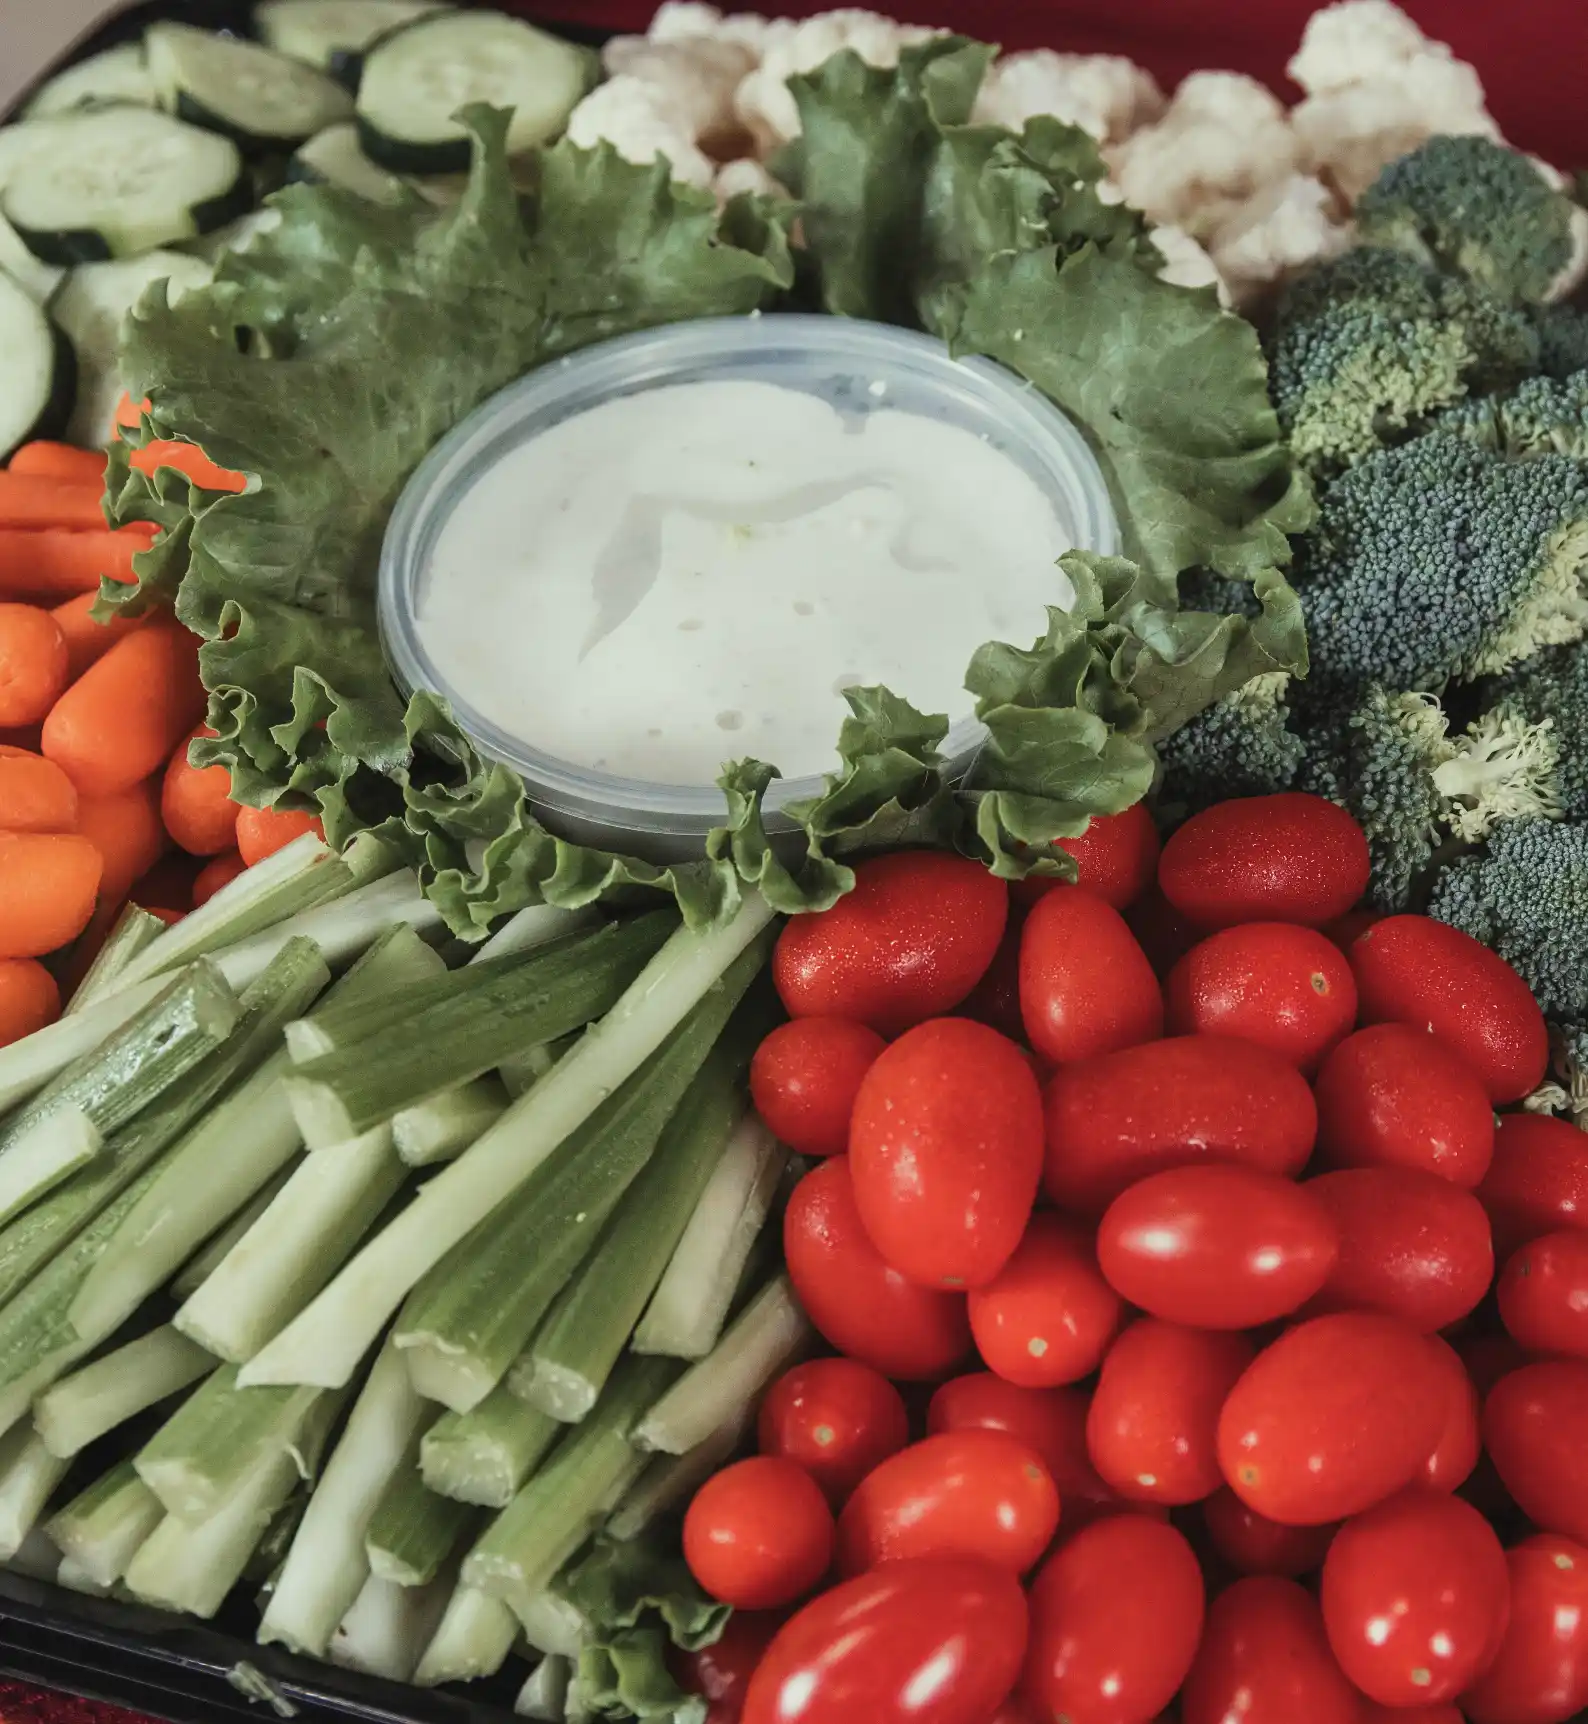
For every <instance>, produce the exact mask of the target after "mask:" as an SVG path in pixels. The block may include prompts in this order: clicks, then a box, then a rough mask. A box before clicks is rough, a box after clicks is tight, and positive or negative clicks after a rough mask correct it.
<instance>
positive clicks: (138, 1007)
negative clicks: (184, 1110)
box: [0, 947, 170, 1113]
mask: <svg viewBox="0 0 1588 1724" xmlns="http://www.w3.org/2000/svg"><path fill="white" fill-rule="evenodd" d="M150 950H151V951H152V950H153V947H151V948H150ZM169 986H170V978H169V977H167V976H151V977H150V978H149V979H148V980H147V981H143V982H139V983H137V984H136V985H133V986H128V987H125V988H122V989H119V990H118V991H117V992H116V993H113V994H111V995H109V996H108V997H106V998H103V999H101V1000H99V1001H97V1002H96V1003H95V1004H94V1005H92V1006H89V1007H87V1008H86V1009H85V1010H83V1011H81V1012H77V1013H75V1014H73V1015H71V1016H68V1017H62V1018H57V1019H56V1021H55V1022H54V1023H53V1024H47V1025H46V1026H45V1027H44V1028H43V1029H42V1030H35V1031H34V1032H33V1034H32V1035H30V1036H24V1037H23V1038H22V1039H21V1041H17V1042H12V1043H11V1044H10V1046H9V1047H4V1048H0V1113H3V1112H5V1111H7V1110H8V1109H10V1108H14V1107H15V1106H16V1105H17V1103H18V1102H21V1101H25V1100H27V1098H28V1097H29V1096H32V1095H36V1094H37V1093H38V1091H40V1090H41V1089H43V1088H44V1086H45V1085H46V1084H48V1083H50V1082H51V1081H52V1080H53V1079H54V1078H56V1077H58V1076H59V1075H60V1073H61V1072H63V1071H65V1070H66V1068H67V1067H68V1066H70V1065H71V1064H73V1062H74V1061H76V1060H80V1059H85V1058H87V1057H88V1056H90V1055H92V1054H93V1053H94V1052H96V1051H97V1050H98V1049H99V1048H100V1047H102V1046H103V1045H104V1043H105V1042H106V1041H107V1040H108V1039H109V1038H110V1037H111V1036H112V1035H113V1034H114V1033H115V1032H116V1031H117V1030H119V1029H120V1028H121V1027H122V1025H123V1024H125V1023H127V1022H128V1021H129V1020H130V1019H132V1018H134V1017H136V1016H137V1015H138V1013H139V1012H141V1011H143V1010H144V1008H145V1007H147V1006H148V1005H149V1004H150V1002H151V1001H154V1000H157V999H159V997H160V995H161V994H162V993H164V992H165V990H166V989H167V988H168V987H169Z"/></svg>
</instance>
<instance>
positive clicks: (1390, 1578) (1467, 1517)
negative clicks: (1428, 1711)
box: [1320, 1486, 1511, 1706]
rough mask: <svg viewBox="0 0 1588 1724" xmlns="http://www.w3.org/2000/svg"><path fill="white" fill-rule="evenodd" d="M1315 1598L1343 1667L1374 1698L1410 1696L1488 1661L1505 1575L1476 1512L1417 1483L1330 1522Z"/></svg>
mask: <svg viewBox="0 0 1588 1724" xmlns="http://www.w3.org/2000/svg"><path fill="white" fill-rule="evenodd" d="M1320 1598H1321V1601H1322V1604H1323V1620H1324V1623H1325V1626H1326V1627H1327V1629H1328V1633H1329V1644H1330V1646H1331V1647H1333V1649H1334V1655H1335V1657H1336V1658H1337V1659H1339V1661H1340V1666H1341V1668H1342V1669H1343V1670H1344V1671H1345V1673H1346V1675H1347V1676H1349V1677H1350V1678H1351V1680H1352V1681H1353V1682H1354V1683H1355V1684H1356V1685H1357V1687H1358V1688H1360V1689H1361V1690H1362V1692H1363V1693H1364V1694H1366V1695H1368V1696H1369V1697H1370V1698H1371V1699H1374V1700H1377V1701H1378V1702H1379V1703H1380V1704H1381V1705H1384V1706H1414V1705H1422V1704H1424V1703H1438V1702H1442V1701H1446V1700H1453V1699H1455V1697H1456V1696H1457V1695H1458V1694H1459V1693H1461V1691H1462V1690H1463V1689H1464V1688H1467V1687H1470V1686H1471V1684H1472V1683H1473V1681H1474V1680H1476V1678H1477V1677H1479V1676H1480V1675H1482V1673H1483V1672H1484V1671H1485V1670H1487V1669H1488V1667H1489V1665H1490V1664H1491V1663H1492V1662H1493V1659H1494V1656H1495V1654H1496V1653H1497V1652H1498V1651H1499V1649H1500V1642H1501V1639H1502V1637H1503V1636H1504V1634H1505V1625H1506V1621H1507V1619H1508V1617H1509V1614H1510V1598H1511V1583H1510V1577H1509V1576H1508V1574H1507V1572H1506V1565H1505V1552H1504V1550H1503V1549H1502V1548H1501V1545H1500V1541H1499V1539H1498V1538H1497V1537H1496V1536H1495V1533H1494V1529H1493V1528H1492V1527H1491V1526H1490V1525H1489V1523H1488V1522H1487V1521H1486V1520H1485V1519H1484V1518H1483V1516H1482V1515H1481V1514H1479V1513H1478V1511H1477V1510H1476V1509H1475V1508H1473V1506H1472V1505H1471V1504H1470V1503H1466V1502H1463V1501H1462V1500H1461V1498H1460V1497H1456V1496H1450V1495H1447V1494H1445V1493H1442V1492H1438V1491H1430V1490H1427V1489H1425V1488H1423V1487H1420V1486H1418V1487H1413V1488H1412V1489H1411V1490H1407V1491H1403V1492H1401V1493H1400V1495H1398V1496H1395V1497H1391V1498H1390V1500H1389V1501H1388V1502H1385V1503H1381V1504H1379V1506H1378V1507H1377V1508H1373V1509H1369V1510H1368V1511H1367V1512H1366V1513H1365V1514H1360V1515H1358V1516H1356V1518H1355V1519H1354V1520H1349V1521H1347V1522H1346V1524H1345V1525H1344V1526H1343V1527H1341V1528H1340V1530H1339V1532H1337V1533H1336V1534H1335V1537H1334V1543H1333V1544H1332V1545H1330V1547H1329V1554H1328V1556H1327V1557H1326V1558H1325V1559H1324V1564H1323V1584H1322V1588H1321V1592H1320Z"/></svg>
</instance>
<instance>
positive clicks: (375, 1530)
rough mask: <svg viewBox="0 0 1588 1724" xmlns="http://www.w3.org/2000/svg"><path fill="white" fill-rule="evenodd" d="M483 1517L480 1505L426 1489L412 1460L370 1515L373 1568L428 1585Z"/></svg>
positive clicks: (389, 1577) (401, 1581) (368, 1551)
mask: <svg viewBox="0 0 1588 1724" xmlns="http://www.w3.org/2000/svg"><path fill="white" fill-rule="evenodd" d="M415 1458H417V1457H415ZM479 1519H480V1513H479V1510H478V1509H475V1508H471V1507H470V1506H469V1505H468V1504H467V1503H460V1502H455V1501H453V1499H452V1498H451V1497H444V1496H438V1495H437V1494H436V1493H435V1492H434V1491H432V1490H428V1489H427V1488H426V1487H425V1484H424V1481H423V1479H421V1478H420V1476H419V1471H418V1468H417V1466H409V1467H407V1468H406V1469H405V1470H403V1471H402V1472H400V1473H398V1474H397V1475H396V1476H395V1477H394V1478H393V1479H392V1480H391V1482H390V1483H389V1484H388V1485H387V1487H386V1490H385V1493H384V1495H383V1496H382V1497H381V1500H380V1503H379V1505H378V1506H377V1508H376V1510H375V1513H374V1516H373V1518H372V1519H371V1521H370V1524H369V1531H368V1533H367V1534H366V1535H365V1540H364V1554H365V1556H366V1558H367V1559H368V1561H369V1569H370V1573H371V1574H373V1575H375V1576H376V1577H377V1578H378V1579H380V1580H385V1581H390V1582H391V1584H392V1585H393V1586H428V1585H429V1584H430V1582H431V1581H432V1580H434V1579H435V1577H436V1576H437V1575H438V1574H439V1573H440V1572H441V1571H442V1569H443V1568H444V1567H445V1566H446V1564H447V1562H448V1561H449V1560H450V1559H451V1557H452V1556H453V1554H454V1553H455V1552H456V1550H457V1548H458V1546H459V1545H460V1544H461V1543H462V1542H463V1540H464V1539H466V1538H467V1537H469V1535H470V1534H471V1533H472V1532H473V1531H474V1529H475V1527H476V1526H477V1525H478V1524H479Z"/></svg>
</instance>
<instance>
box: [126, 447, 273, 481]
mask: <svg viewBox="0 0 1588 1724" xmlns="http://www.w3.org/2000/svg"><path fill="white" fill-rule="evenodd" d="M131 459H132V465H133V466H134V467H136V468H137V470H138V471H139V472H140V473H153V472H155V471H156V470H157V469H159V468H161V467H175V468H176V470H177V472H179V473H181V474H182V475H183V476H184V477H185V478H188V479H191V480H192V481H193V483H194V484H195V485H198V486H199V487H201V488H202V489H203V490H206V491H241V490H242V489H243V488H244V487H245V486H246V485H247V483H248V481H247V480H246V479H245V478H244V477H243V475H242V474H241V473H233V472H230V471H229V470H228V469H227V468H225V467H217V466H216V465H215V463H214V462H213V461H212V460H211V459H210V458H209V456H208V455H206V454H205V453H204V451H203V450H202V449H201V448H199V446H198V444H197V443H178V442H176V441H175V440H168V441H162V442H155V443H145V444H144V446H143V447H142V448H141V449H134V450H133V452H132V457H131Z"/></svg>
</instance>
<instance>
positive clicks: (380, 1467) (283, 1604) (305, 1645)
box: [259, 1345, 429, 1658]
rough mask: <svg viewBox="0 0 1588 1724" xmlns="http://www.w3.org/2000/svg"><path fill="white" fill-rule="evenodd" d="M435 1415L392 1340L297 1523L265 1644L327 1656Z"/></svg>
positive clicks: (263, 1632)
mask: <svg viewBox="0 0 1588 1724" xmlns="http://www.w3.org/2000/svg"><path fill="white" fill-rule="evenodd" d="M428 1416H429V1413H428V1409H427V1408H426V1406H425V1403H424V1402H423V1401H422V1400H420V1398H419V1396H418V1395H416V1394H415V1393H414V1390H413V1387H412V1385H411V1384H410V1383H409V1381H408V1372H407V1370H406V1368H405V1367H404V1365H403V1362H402V1359H401V1357H400V1356H399V1355H398V1353H397V1352H396V1350H395V1349H394V1348H392V1347H391V1346H390V1345H388V1346H387V1347H385V1348H384V1349H383V1350H382V1351H381V1353H380V1355H379V1356H378V1357H377V1359H376V1360H375V1365H374V1369H373V1370H372V1371H371V1372H370V1374H369V1377H368V1379H367V1381H366V1382H365V1384H364V1387H363V1390H362V1391H361V1393H360V1394H359V1397H358V1399H357V1401H355V1402H354V1404H353V1411H352V1412H351V1414H349V1416H348V1421H347V1425H346V1427H345V1428H344V1430H343V1432H342V1435H341V1438H340V1440H339V1441H338V1442H337V1445H336V1448H335V1450H334V1452H333V1453H332V1455H331V1458H330V1460H329V1461H328V1462H327V1463H326V1467H325V1471H324V1472H323V1473H322V1474H321V1475H320V1480H319V1483H318V1484H316V1486H315V1488H314V1494H313V1495H312V1496H311V1497H310V1498H309V1506H308V1508H307V1509H305V1510H304V1514H303V1519H302V1521H301V1522H300V1523H299V1525H298V1532H297V1536H296V1537H295V1538H294V1539H293V1541H292V1549H291V1550H290V1551H289V1552H288V1554H287V1561H286V1566H285V1567H284V1568H283V1569H282V1571H281V1575H280V1577H279V1578H278V1579H277V1581H276V1587H275V1591H274V1592H273V1593H272V1595H271V1599H270V1607H269V1609H268V1610H266V1612H265V1616H264V1621H263V1622H261V1623H260V1625H259V1641H260V1644H261V1645H265V1644H268V1643H270V1642H272V1641H278V1642H280V1643H281V1644H282V1645H284V1646H286V1647H288V1648H289V1649H290V1650H291V1651H293V1652H299V1653H307V1654H309V1655H311V1656H313V1657H315V1658H321V1657H324V1655H325V1652H326V1649H327V1648H328V1647H329V1646H330V1644H331V1637H332V1636H333V1635H334V1634H335V1633H336V1629H337V1625H338V1624H339V1623H340V1622H341V1620H342V1618H343V1617H345V1616H346V1615H347V1613H348V1611H349V1610H351V1609H352V1608H353V1604H354V1602H355V1600H356V1599H357V1598H358V1595H359V1592H360V1590H361V1589H362V1587H363V1585H364V1582H365V1581H366V1580H368V1579H369V1574H370V1565H369V1559H368V1558H367V1557H366V1556H365V1554H364V1538H365V1534H366V1533H367V1531H368V1529H369V1524H370V1519H371V1517H372V1516H373V1514H374V1512H375V1507H376V1504H377V1503H378V1502H379V1501H380V1499H381V1496H382V1494H383V1493H384V1491H385V1489H386V1487H387V1485H388V1484H389V1483H390V1481H391V1480H392V1479H393V1478H394V1477H395V1476H396V1475H397V1472H398V1469H399V1468H400V1467H402V1465H403V1464H404V1462H405V1461H408V1460H410V1458H411V1454H412V1449H413V1444H414V1442H415V1441H416V1439H417V1438H418V1436H419V1432H420V1429H421V1426H422V1423H423V1421H424V1420H425V1419H427V1418H428Z"/></svg>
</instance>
